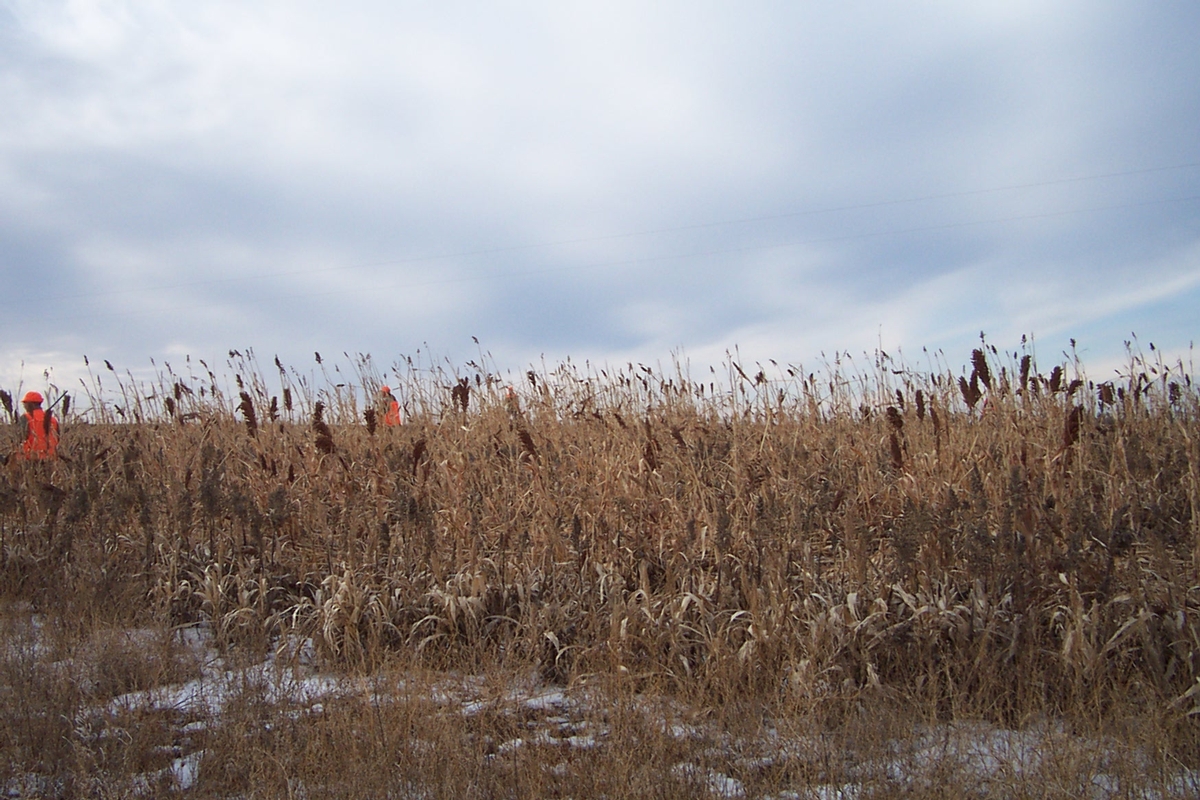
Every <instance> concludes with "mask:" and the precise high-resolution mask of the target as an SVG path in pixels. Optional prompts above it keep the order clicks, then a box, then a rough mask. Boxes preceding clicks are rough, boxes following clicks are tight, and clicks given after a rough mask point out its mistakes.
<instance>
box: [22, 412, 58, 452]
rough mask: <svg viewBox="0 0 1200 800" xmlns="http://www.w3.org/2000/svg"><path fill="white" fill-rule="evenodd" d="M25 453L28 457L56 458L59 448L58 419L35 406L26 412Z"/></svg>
mask: <svg viewBox="0 0 1200 800" xmlns="http://www.w3.org/2000/svg"><path fill="white" fill-rule="evenodd" d="M24 419H25V445H24V454H25V458H28V459H45V458H54V456H55V453H56V452H57V450H58V420H57V419H56V418H55V416H54V415H53V414H47V412H45V411H43V410H42V409H40V408H35V409H34V410H33V411H29V412H27V413H26V414H25V418H24Z"/></svg>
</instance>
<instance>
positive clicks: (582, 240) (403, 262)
mask: <svg viewBox="0 0 1200 800" xmlns="http://www.w3.org/2000/svg"><path fill="white" fill-rule="evenodd" d="M1196 167H1200V162H1187V163H1183V164H1172V165H1169V166H1162V167H1148V168H1145V169H1136V170H1125V171H1121V172H1105V173H1097V174H1093V175H1083V176H1078V177H1073V178H1059V179H1056V180H1050V181H1038V182H1036V183H1021V184H1009V185H1005V186H994V187H990V188H985V189H968V190H964V191H959V192H945V193H940V194H928V195H919V196H913V197H907V198H900V199H893V200H880V201H874V202H868V203H855V204H850V205H843V206H829V207H826V208H818V209H808V210H803V211H789V212H784V213H780V214H768V215H763V216H757V217H742V218H738V219H730V220H719V221H715V222H702V223H695V224H691V225H679V226H673V227H665V228H651V229H646V230H641V231H632V232H626V233H614V234H606V235H604V236H590V237H579V238H573V239H557V240H550V241H546V242H534V243H529V244H519V245H506V246H503V247H489V248H480V249H476V250H462V251H455V252H450V253H443V254H440V255H430V256H413V257H409V258H400V259H389V260H385V261H375V262H362V263H359V264H350V265H342V266H334V267H319V268H316V269H303V270H284V271H278V272H266V273H259V274H257V275H237V276H232V277H225V278H204V279H201V280H194V281H184V282H180V283H171V284H160V285H157V286H141V287H137V288H129V289H110V290H106V291H96V292H80V293H76V294H59V295H42V296H41V297H40V298H38V299H39V300H41V301H61V300H72V299H77V298H81V297H87V298H96V297H111V296H115V295H122V294H129V293H133V292H147V291H150V292H154V291H168V290H171V289H187V288H191V287H196V286H208V285H217V284H221V283H232V282H236V281H248V280H265V279H271V278H294V277H301V276H305V275H320V274H324V273H330V272H346V271H353V270H359V269H373V268H377V267H395V266H407V265H413V264H428V263H433V262H436V261H446V260H451V259H460V258H478V257H480V256H489V255H498V254H501V253H513V252H522V251H529V250H539V249H547V248H551V247H564V246H567V245H578V244H591V243H595V242H605V241H616V240H620V239H634V238H638V237H644V236H659V235H663V234H668V233H682V232H686V231H696V230H709V229H713V228H720V227H728V226H733V225H749V224H753V223H759V222H773V221H778V220H783V219H798V218H802V217H812V216H819V215H822V214H834V213H839V212H844V211H861V210H867V209H873V208H885V207H889V206H900V205H907V204H913V203H922V202H930V201H934V200H951V199H955V198H963V197H973V196H979V195H986V194H996V193H1000V192H1008V191H1017V190H1021V189H1037V188H1043V187H1047V186H1061V185H1066V184H1072V183H1083V182H1088V181H1098V180H1106V179H1109V178H1120V177H1128V176H1133V175H1149V174H1153V173H1158V172H1169V171H1176V170H1183V169H1193V168H1196ZM1185 199H1186V198H1185ZM1167 202H1170V201H1167ZM1133 205H1138V204H1136V203H1135V204H1133ZM1097 210H1099V209H1097ZM1065 213H1078V212H1065ZM1030 218H1032V217H1030ZM967 224H972V223H967ZM936 229H937V226H935V227H934V228H931V229H930V230H936ZM911 232H915V230H914V231H911ZM873 235H888V234H865V235H864V236H873ZM843 238H844V237H835V238H833V239H829V240H827V241H842V240H843ZM851 238H854V237H851ZM821 241H826V240H821ZM813 243H815V242H813ZM785 246H786V245H785ZM665 258H672V256H666V257H665ZM584 268H586V267H584ZM552 271H557V268H552ZM28 302H29V300H28V298H25V299H23V300H22V301H21V305H25V304H27V303H28ZM14 304H15V303H13V304H10V305H14Z"/></svg>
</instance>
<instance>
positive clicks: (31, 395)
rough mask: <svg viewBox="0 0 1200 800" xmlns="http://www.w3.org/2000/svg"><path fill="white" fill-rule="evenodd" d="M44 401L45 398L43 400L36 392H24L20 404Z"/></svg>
mask: <svg viewBox="0 0 1200 800" xmlns="http://www.w3.org/2000/svg"><path fill="white" fill-rule="evenodd" d="M44 399H45V398H43V397H42V395H41V394H40V393H38V392H26V393H25V396H24V397H22V398H21V402H22V403H41V402H42V400H44Z"/></svg>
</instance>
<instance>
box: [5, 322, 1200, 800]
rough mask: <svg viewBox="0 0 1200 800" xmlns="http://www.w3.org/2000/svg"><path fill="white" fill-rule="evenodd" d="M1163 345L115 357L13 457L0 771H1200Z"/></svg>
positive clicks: (1167, 786)
mask: <svg viewBox="0 0 1200 800" xmlns="http://www.w3.org/2000/svg"><path fill="white" fill-rule="evenodd" d="M1153 355H1154V353H1151V357H1149V358H1148V357H1146V356H1145V355H1143V354H1142V353H1141V352H1138V351H1133V352H1131V356H1130V361H1129V365H1128V367H1127V368H1126V369H1124V370H1122V371H1121V372H1120V374H1119V375H1116V376H1114V377H1113V378H1112V380H1106V381H1103V382H1100V381H1095V380H1089V378H1088V377H1087V375H1086V374H1085V373H1084V372H1083V368H1082V366H1081V365H1080V364H1079V363H1077V362H1076V361H1073V360H1072V359H1071V358H1070V357H1069V356H1068V357H1064V359H1063V360H1062V361H1061V362H1059V363H1055V364H1051V365H1039V364H1038V363H1037V361H1036V359H1034V358H1033V357H1032V354H1031V353H1030V352H1028V351H1021V352H1004V351H998V350H995V349H993V348H991V347H988V346H986V345H985V346H981V347H980V349H978V350H976V351H974V352H973V353H971V354H970V356H969V359H965V360H967V361H968V362H969V363H967V364H966V365H965V367H962V368H956V369H955V368H951V367H949V366H947V365H946V364H944V363H942V362H941V361H939V360H937V359H934V360H931V361H930V363H929V366H928V367H926V368H924V369H913V368H910V367H909V366H907V365H906V364H904V363H902V362H900V361H899V360H897V359H893V358H891V357H889V356H888V355H887V354H885V353H882V352H880V353H876V354H875V355H874V357H871V358H868V359H866V360H865V361H861V362H856V361H854V360H853V359H849V358H840V359H834V360H832V361H831V362H829V363H826V364H824V365H823V366H822V368H821V369H820V370H818V371H813V372H809V371H803V370H800V369H799V368H796V367H785V366H779V365H775V364H773V363H768V364H766V365H759V364H755V365H747V364H742V363H739V362H737V360H736V358H734V359H730V360H729V361H728V362H727V363H726V364H725V365H723V366H722V367H721V368H718V369H717V370H715V371H710V370H709V368H707V367H706V368H705V369H704V375H703V377H702V379H701V378H700V377H693V376H692V374H691V373H690V370H689V368H688V366H687V365H686V364H682V363H678V362H674V363H671V364H669V365H667V366H666V367H665V368H663V367H659V366H653V367H652V366H645V365H635V364H630V365H626V366H625V367H623V368H619V369H616V370H613V369H608V368H605V369H600V368H593V367H591V366H585V367H583V368H580V367H578V366H575V365H572V364H571V363H569V362H568V363H566V364H562V365H559V366H557V367H552V368H551V367H546V368H542V369H540V370H533V371H530V372H529V373H528V374H526V375H522V376H519V377H520V379H519V380H515V379H513V378H511V377H505V378H503V379H502V378H500V377H498V376H496V375H495V374H493V371H492V370H489V369H488V368H487V364H486V359H485V358H484V357H482V356H481V358H480V359H479V361H478V363H476V362H469V363H468V364H466V365H465V366H462V367H457V368H455V367H451V366H449V365H443V366H442V367H437V366H419V365H416V364H414V362H412V361H411V360H406V361H403V362H400V363H398V364H397V365H394V366H393V367H392V369H391V370H390V371H389V372H388V373H387V375H386V378H387V380H386V381H385V374H383V373H381V372H380V371H378V370H377V369H376V368H375V366H374V365H373V363H372V361H371V359H369V358H367V357H359V358H357V359H352V363H351V365H350V366H349V367H347V368H346V369H345V371H343V370H342V369H341V368H336V367H334V368H330V367H329V366H328V365H327V364H324V363H320V362H319V360H318V364H317V366H316V367H314V369H313V371H310V372H309V373H307V374H302V373H301V372H300V371H298V370H295V369H289V368H287V367H285V366H283V365H281V364H279V362H278V361H276V363H275V365H274V366H273V367H271V368H268V369H263V368H261V367H260V365H259V364H258V362H257V360H256V359H255V357H254V356H253V354H250V353H239V352H233V353H230V356H229V360H228V361H227V362H226V364H225V365H223V366H222V367H220V368H219V369H210V368H209V367H208V366H207V365H206V364H204V362H189V363H188V364H187V365H185V369H183V370H176V369H174V368H172V367H169V366H165V365H164V366H163V367H162V368H160V370H159V372H158V373H157V375H156V377H155V378H153V379H151V380H148V381H137V380H134V379H133V378H132V377H131V376H129V375H128V374H127V373H126V374H124V375H122V373H119V372H118V371H116V370H114V369H112V368H111V367H109V366H107V365H106V366H105V367H104V368H103V369H99V370H97V371H96V372H95V373H94V374H93V377H92V378H91V380H90V382H86V383H85V385H84V386H83V387H82V391H73V392H72V394H77V395H79V396H78V397H76V398H73V401H72V402H73V406H74V407H73V408H69V409H67V411H66V413H63V414H60V417H61V419H62V424H63V440H62V445H61V447H60V453H61V455H62V457H61V458H59V459H58V460H56V461H54V462H45V463H35V462H21V461H17V460H15V459H10V460H9V463H8V464H7V465H6V466H5V468H4V472H3V477H2V478H0V575H2V584H0V592H2V603H0V608H2V611H0V631H3V642H4V648H3V650H0V789H3V791H4V792H6V793H7V794H8V795H9V796H48V797H110V796H111V797H118V796H129V795H135V794H141V795H143V796H171V795H178V796H189V797H221V798H260V797H262V798H275V797H278V798H284V797H287V798H292V797H310V798H312V797H348V798H349V797H396V798H416V797H469V798H475V797H478V798H491V797H609V798H618V797H663V798H668V797H705V796H715V797H719V796H736V797H772V798H784V797H789V798H790V797H797V798H799V797H861V798H867V797H893V796H908V797H959V796H968V797H1081V796H1088V797H1093V796H1094V797H1164V798H1165V797H1190V796H1195V794H1196V793H1197V792H1198V791H1200V777H1198V776H1200V772H1198V771H1197V770H1198V768H1200V763H1198V761H1200V756H1198V754H1200V616H1198V615H1200V394H1198V393H1197V390H1196V387H1195V386H1194V385H1193V383H1192V380H1191V377H1190V375H1191V372H1190V367H1185V366H1184V365H1182V364H1174V365H1171V364H1164V363H1162V362H1161V361H1157V360H1154V358H1153ZM318 359H319V357H318ZM510 381H512V382H513V386H512V389H513V393H512V394H511V395H510V394H509V392H508V384H509V382H510ZM384 382H387V383H389V385H391V386H392V387H393V388H394V391H395V394H396V396H397V397H398V398H400V399H401V400H402V403H403V406H404V409H405V423H404V424H403V425H402V426H400V427H384V426H382V425H380V424H378V422H379V419H378V418H377V417H376V415H375V414H374V411H373V410H370V409H366V408H363V407H362V403H363V400H362V398H363V397H368V398H369V397H371V396H373V395H374V393H375V391H376V390H377V388H378V387H379V386H380V385H381V384H382V383H384ZM10 388H11V387H10ZM4 397H6V398H8V400H7V402H8V404H9V405H10V406H11V395H10V394H8V393H7V392H5V393H4ZM13 430H14V431H15V427H14V428H13ZM2 431H3V428H0V432H2ZM10 439H12V440H11V441H9V442H8V445H10V446H11V445H15V433H14V434H13V435H12V437H10Z"/></svg>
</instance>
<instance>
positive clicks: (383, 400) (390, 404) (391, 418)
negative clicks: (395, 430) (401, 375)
mask: <svg viewBox="0 0 1200 800" xmlns="http://www.w3.org/2000/svg"><path fill="white" fill-rule="evenodd" d="M379 414H380V416H382V417H383V424H384V425H387V426H389V427H390V426H392V425H399V424H400V401H398V400H397V399H396V397H395V396H394V395H393V394H392V390H391V389H390V388H389V387H387V386H384V387H383V388H382V389H380V390H379Z"/></svg>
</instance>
